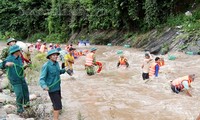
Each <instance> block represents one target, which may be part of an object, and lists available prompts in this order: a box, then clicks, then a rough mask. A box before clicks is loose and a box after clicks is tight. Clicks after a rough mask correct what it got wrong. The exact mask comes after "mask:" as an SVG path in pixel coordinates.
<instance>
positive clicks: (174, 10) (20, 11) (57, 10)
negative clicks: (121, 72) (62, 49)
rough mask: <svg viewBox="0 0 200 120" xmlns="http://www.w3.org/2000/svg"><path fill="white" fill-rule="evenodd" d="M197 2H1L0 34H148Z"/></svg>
mask: <svg viewBox="0 0 200 120" xmlns="http://www.w3.org/2000/svg"><path fill="white" fill-rule="evenodd" d="M199 2H200V0H1V1H0V34H1V37H2V36H3V37H2V39H4V38H6V37H9V36H14V37H17V38H19V39H27V38H28V39H30V41H31V40H34V39H36V38H39V37H44V36H45V38H46V41H53V40H57V41H59V42H66V41H67V39H68V38H69V37H70V36H71V35H72V34H73V33H75V32H79V31H81V30H86V31H87V32H88V33H90V32H92V31H93V30H109V29H111V30H122V29H123V30H125V31H147V30H150V29H153V28H155V27H156V26H159V25H160V24H164V23H165V22H166V21H167V19H168V18H170V17H173V16H176V15H178V14H179V13H181V12H186V11H187V10H188V9H193V8H194V7H196V5H197V4H198V3H199Z"/></svg>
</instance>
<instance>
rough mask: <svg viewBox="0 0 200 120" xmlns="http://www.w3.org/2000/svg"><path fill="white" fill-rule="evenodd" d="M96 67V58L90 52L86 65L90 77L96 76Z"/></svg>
mask: <svg viewBox="0 0 200 120" xmlns="http://www.w3.org/2000/svg"><path fill="white" fill-rule="evenodd" d="M94 65H96V57H95V54H94V53H93V52H90V53H88V54H87V56H86V63H85V69H86V72H87V74H88V75H94V74H95V67H94Z"/></svg>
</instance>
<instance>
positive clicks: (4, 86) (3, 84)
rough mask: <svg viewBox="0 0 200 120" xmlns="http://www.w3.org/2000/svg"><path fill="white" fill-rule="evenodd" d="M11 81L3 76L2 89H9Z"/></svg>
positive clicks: (1, 80) (0, 79) (0, 82)
mask: <svg viewBox="0 0 200 120" xmlns="http://www.w3.org/2000/svg"><path fill="white" fill-rule="evenodd" d="M8 83H9V80H8V78H7V77H5V76H3V77H1V78H0V88H2V89H4V88H6V87H8Z"/></svg>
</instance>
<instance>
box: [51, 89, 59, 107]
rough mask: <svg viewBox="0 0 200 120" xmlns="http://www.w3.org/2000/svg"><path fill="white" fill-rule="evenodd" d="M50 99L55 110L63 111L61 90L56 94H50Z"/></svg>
mask: <svg viewBox="0 0 200 120" xmlns="http://www.w3.org/2000/svg"><path fill="white" fill-rule="evenodd" d="M49 97H50V99H51V102H52V104H53V109H54V110H61V109H62V102H61V92H60V90H58V91H55V92H49Z"/></svg>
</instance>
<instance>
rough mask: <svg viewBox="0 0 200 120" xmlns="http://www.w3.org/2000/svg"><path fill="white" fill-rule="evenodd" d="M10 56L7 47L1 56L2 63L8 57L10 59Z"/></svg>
mask: <svg viewBox="0 0 200 120" xmlns="http://www.w3.org/2000/svg"><path fill="white" fill-rule="evenodd" d="M8 55H9V47H6V48H4V49H3V50H2V52H1V55H0V59H1V60H2V61H4V60H5V59H6V57H8Z"/></svg>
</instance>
